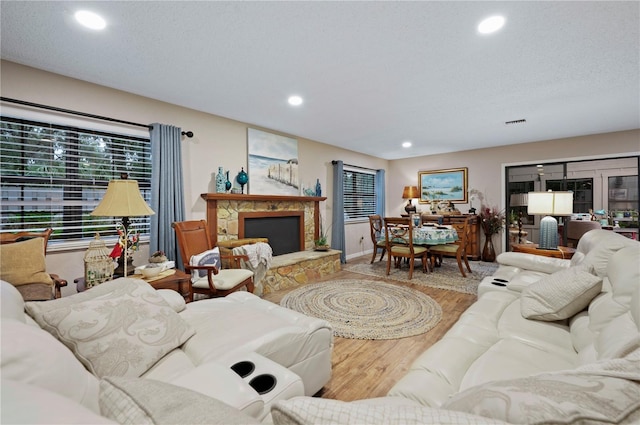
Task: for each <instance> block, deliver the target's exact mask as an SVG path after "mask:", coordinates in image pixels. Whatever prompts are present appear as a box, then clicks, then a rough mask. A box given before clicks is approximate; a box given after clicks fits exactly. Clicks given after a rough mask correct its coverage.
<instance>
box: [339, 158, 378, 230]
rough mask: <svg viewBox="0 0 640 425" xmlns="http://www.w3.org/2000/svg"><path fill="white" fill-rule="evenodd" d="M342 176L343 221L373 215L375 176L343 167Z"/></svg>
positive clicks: (374, 207)
mask: <svg viewBox="0 0 640 425" xmlns="http://www.w3.org/2000/svg"><path fill="white" fill-rule="evenodd" d="M343 176H344V182H343V190H344V212H345V221H351V220H361V219H366V218H368V217H369V216H370V215H372V214H375V213H376V202H377V200H376V190H375V180H376V176H375V174H374V173H373V172H366V171H362V170H354V169H351V168H347V167H345V168H344V170H343Z"/></svg>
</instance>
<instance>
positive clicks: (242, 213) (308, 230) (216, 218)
mask: <svg viewBox="0 0 640 425" xmlns="http://www.w3.org/2000/svg"><path fill="white" fill-rule="evenodd" d="M200 196H201V197H202V198H203V199H204V200H205V201H206V202H207V223H208V224H209V230H210V233H211V237H212V238H213V239H214V244H217V243H218V241H227V240H232V239H242V238H245V237H269V236H266V235H261V234H258V233H256V227H261V228H262V229H263V231H265V232H266V231H269V230H270V229H275V230H274V231H275V233H274V234H273V235H272V237H269V241H270V243H272V244H277V242H276V240H275V239H274V238H277V236H278V235H277V233H278V232H286V233H287V234H286V235H285V236H286V237H287V238H288V239H289V240H291V239H292V238H291V236H292V235H295V238H294V239H295V240H297V249H295V251H307V250H311V249H313V246H314V243H313V241H314V240H316V239H318V235H319V233H320V232H319V224H320V206H319V204H320V201H324V200H325V199H326V198H325V197H316V196H283V195H245V194H236V193H203V194H202V195H200ZM292 218H293V220H292ZM255 220H259V221H262V223H261V224H259V225H258V226H256V225H255ZM287 222H288V223H287ZM293 222H295V223H296V224H292V223H293ZM281 226H282V227H281ZM287 226H288V227H287ZM291 226H297V227H294V228H292V227H291ZM267 228H268V229H267ZM247 230H249V232H247ZM285 250H288V252H293V251H294V250H293V249H291V248H285ZM274 251H275V249H274ZM274 253H275V252H274ZM276 255H277V254H276Z"/></svg>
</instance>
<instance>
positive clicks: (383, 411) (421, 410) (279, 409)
mask: <svg viewBox="0 0 640 425" xmlns="http://www.w3.org/2000/svg"><path fill="white" fill-rule="evenodd" d="M271 417H272V419H273V423H274V425H309V424H332V425H333V424H345V425H351V424H367V425H423V424H439V425H460V424H469V425H471V424H478V425H481V424H482V425H485V424H504V422H502V421H499V420H492V419H487V418H484V417H481V416H476V415H472V414H468V413H463V412H456V411H453V410H444V409H436V408H432V407H423V406H415V405H399V404H397V403H387V402H386V401H385V398H381V399H371V400H361V401H354V402H344V401H338V400H331V399H323V398H315V397H294V398H292V399H289V400H281V401H277V402H275V403H274V405H273V406H272V407H271Z"/></svg>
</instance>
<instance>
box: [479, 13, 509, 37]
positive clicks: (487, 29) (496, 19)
mask: <svg viewBox="0 0 640 425" xmlns="http://www.w3.org/2000/svg"><path fill="white" fill-rule="evenodd" d="M503 26H504V17H503V16H499V15H497V16H491V17H489V18H487V19H485V20H484V21H482V22H480V24H478V32H479V33H480V34H491V33H492V32H495V31H498V30H499V29H500V28H502V27H503Z"/></svg>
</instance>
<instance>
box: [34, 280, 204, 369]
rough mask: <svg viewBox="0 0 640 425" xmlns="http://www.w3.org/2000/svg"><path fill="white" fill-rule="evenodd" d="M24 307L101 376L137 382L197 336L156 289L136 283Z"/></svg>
mask: <svg viewBox="0 0 640 425" xmlns="http://www.w3.org/2000/svg"><path fill="white" fill-rule="evenodd" d="M25 307H26V309H27V312H28V313H29V314H30V315H31V316H32V317H33V318H34V319H35V320H36V322H37V323H38V324H39V325H40V326H41V327H42V328H43V329H45V330H47V331H49V332H50V333H51V334H52V335H53V336H55V337H56V338H58V339H59V340H60V341H62V342H63V343H64V344H65V345H66V346H67V347H69V349H70V350H72V351H73V352H74V354H75V355H76V357H77V358H78V359H79V360H80V361H81V362H82V363H83V364H84V365H85V366H86V367H87V369H89V371H90V372H92V373H93V374H94V375H96V376H98V377H102V376H107V375H115V376H134V377H138V376H140V375H142V374H143V373H144V372H146V371H147V370H148V369H149V368H150V367H151V366H153V364H154V363H156V362H157V361H158V360H159V359H161V358H162V357H163V356H164V355H165V354H166V353H168V352H169V351H171V350H173V349H174V348H176V347H179V346H180V345H182V344H183V343H184V342H185V341H186V340H187V339H189V338H190V337H191V336H192V335H193V334H194V332H195V331H194V329H193V328H192V327H191V326H190V325H189V324H187V323H186V322H185V321H184V320H183V319H182V318H181V317H180V316H179V315H178V314H177V313H176V312H175V311H174V310H173V309H172V308H171V307H170V306H169V305H168V304H167V303H166V301H164V299H163V298H162V297H161V296H160V295H158V294H157V293H156V291H155V289H153V287H151V286H150V285H149V284H148V283H146V282H144V281H142V280H138V279H128V278H124V279H116V280H113V281H110V282H106V283H103V284H102V285H99V287H96V288H92V289H91V290H90V291H85V292H83V293H81V294H77V295H73V296H71V297H65V298H61V299H58V300H54V301H48V302H29V303H26V304H25Z"/></svg>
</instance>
